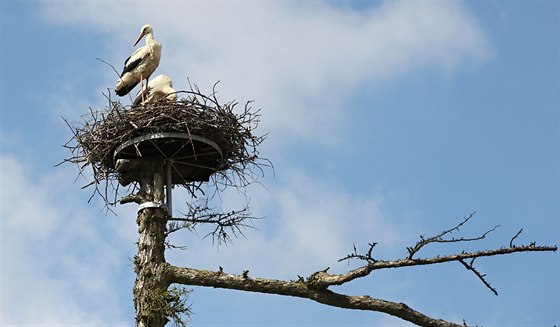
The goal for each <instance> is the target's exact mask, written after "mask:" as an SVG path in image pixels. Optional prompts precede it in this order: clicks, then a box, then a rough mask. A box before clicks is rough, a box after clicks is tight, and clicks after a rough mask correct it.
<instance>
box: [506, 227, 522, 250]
mask: <svg viewBox="0 0 560 327" xmlns="http://www.w3.org/2000/svg"><path fill="white" fill-rule="evenodd" d="M522 232H523V228H521V229H520V230H519V232H517V234H515V235H514V236H513V237H512V238H511V240H510V241H509V247H510V248H512V247H514V245H513V241H515V239H516V238H517V237H518V236H519V235H521V233H522Z"/></svg>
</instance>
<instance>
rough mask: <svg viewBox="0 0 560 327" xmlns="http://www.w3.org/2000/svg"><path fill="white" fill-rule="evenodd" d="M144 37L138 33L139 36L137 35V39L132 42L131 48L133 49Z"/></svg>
mask: <svg viewBox="0 0 560 327" xmlns="http://www.w3.org/2000/svg"><path fill="white" fill-rule="evenodd" d="M143 37H144V32H142V33H140V35H138V38H137V39H136V42H134V45H133V47H135V46H136V45H137V44H138V42H140V40H142V38H143Z"/></svg>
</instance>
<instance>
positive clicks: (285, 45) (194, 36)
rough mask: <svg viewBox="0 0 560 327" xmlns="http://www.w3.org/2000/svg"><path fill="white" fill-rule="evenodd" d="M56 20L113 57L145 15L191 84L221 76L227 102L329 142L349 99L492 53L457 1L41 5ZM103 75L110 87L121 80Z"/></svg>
mask: <svg viewBox="0 0 560 327" xmlns="http://www.w3.org/2000/svg"><path fill="white" fill-rule="evenodd" d="M44 5H45V17H46V18H47V19H48V20H49V21H51V22H57V23H60V24H70V25H73V26H83V27H85V28H87V29H92V30H95V31H98V32H100V33H102V34H105V35H107V36H108V40H107V44H111V45H110V46H109V49H110V50H111V53H98V54H92V57H97V56H99V57H105V58H106V59H108V60H110V61H111V62H114V63H116V66H118V67H117V69H119V68H120V64H121V62H122V61H123V59H124V58H126V57H127V56H128V55H129V54H130V53H131V51H132V48H131V44H132V42H133V40H134V38H135V37H136V34H137V33H138V32H139V29H140V27H141V26H142V25H143V24H144V23H146V22H149V23H150V24H152V25H153V26H154V29H155V32H154V33H155V37H156V38H157V39H159V40H160V41H161V42H162V43H163V55H162V61H161V63H160V68H158V70H157V71H156V73H166V74H168V75H170V76H171V77H172V78H173V79H174V84H175V86H176V88H178V89H186V88H187V83H186V78H187V77H189V78H190V79H191V81H193V82H195V83H197V84H198V85H199V86H200V87H201V88H202V89H203V90H204V91H207V92H208V91H209V90H210V89H211V86H212V85H213V84H214V82H215V81H217V80H221V81H222V84H221V86H220V87H219V89H220V94H221V95H222V97H223V99H224V100H229V99H232V98H238V99H240V100H241V101H244V100H246V99H255V100H256V101H257V102H256V105H258V107H260V108H263V110H264V115H265V116H264V125H263V129H264V130H266V131H269V130H270V131H273V133H276V134H279V135H282V136H283V137H288V138H292V137H293V139H301V138H302V137H303V139H305V140H307V141H310V142H317V143H325V144H327V143H330V142H333V141H334V139H333V137H332V134H333V133H332V128H333V127H335V126H336V127H337V128H339V129H340V128H342V129H345V127H347V124H348V122H349V121H350V119H349V116H351V115H349V114H348V108H347V107H346V106H345V105H344V103H345V102H346V101H348V99H349V97H350V96H352V95H354V94H356V93H359V92H364V91H366V92H367V90H369V89H371V88H372V87H375V86H376V85H378V84H380V83H386V82H390V81H393V80H396V79H399V78H402V77H403V76H406V74H407V73H409V72H411V71H414V70H417V69H434V70H439V71H444V72H446V73H449V72H451V71H454V70H455V69H457V68H458V67H459V66H461V65H462V64H463V63H468V62H476V61H479V60H482V59H484V58H486V57H487V56H488V55H489V53H490V52H491V50H490V46H489V44H488V42H487V40H486V36H485V35H484V33H483V32H482V31H481V30H480V29H479V27H478V26H477V24H476V21H475V20H474V18H473V17H472V16H471V15H470V14H469V13H468V11H467V10H466V9H465V8H464V6H463V5H462V4H461V3H459V2H410V1H399V2H386V3H382V4H381V5H379V6H376V7H373V8H370V9H368V10H365V11H353V10H346V9H340V8H335V7H332V6H330V5H328V4H324V3H319V2H307V3H303V4H296V3H292V2H288V3H286V2H274V3H273V2H257V3H255V2H233V3H224V2H196V3H193V2H186V3H169V2H167V3H163V4H160V5H154V4H151V3H148V2H138V3H134V4H133V5H131V3H130V2H112V3H105V2H103V3H99V2H85V3H80V4H64V6H66V7H65V10H61V6H63V5H62V4H60V3H45V4H44ZM106 73H107V85H103V87H100V88H106V87H108V86H111V85H112V84H113V83H114V80H116V78H115V76H114V74H113V72H109V71H108V70H106Z"/></svg>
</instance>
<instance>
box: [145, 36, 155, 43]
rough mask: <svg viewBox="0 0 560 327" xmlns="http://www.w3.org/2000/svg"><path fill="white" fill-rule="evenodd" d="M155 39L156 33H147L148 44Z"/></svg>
mask: <svg viewBox="0 0 560 327" xmlns="http://www.w3.org/2000/svg"><path fill="white" fill-rule="evenodd" d="M153 40H154V35H153V34H152V33H148V34H146V45H147V44H150V42H152V41H153Z"/></svg>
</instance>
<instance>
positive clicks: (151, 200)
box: [63, 89, 557, 327]
mask: <svg viewBox="0 0 560 327" xmlns="http://www.w3.org/2000/svg"><path fill="white" fill-rule="evenodd" d="M185 93H186V94H187V97H186V98H184V99H182V100H181V101H178V102H176V103H175V102H174V103H167V102H161V103H155V104H147V105H144V106H136V107H133V108H130V107H124V106H122V105H121V104H120V103H119V102H113V101H111V99H110V98H108V100H109V106H108V107H107V108H106V109H103V110H92V109H90V111H89V113H88V114H87V115H85V116H84V121H83V122H81V123H79V124H72V123H69V122H67V124H68V126H69V127H70V129H71V130H72V132H73V137H72V138H71V140H70V141H69V142H68V143H67V144H66V145H65V146H66V147H67V148H68V149H69V150H70V151H71V153H72V156H71V157H70V158H68V159H65V160H64V161H63V162H71V163H75V164H78V166H79V169H80V173H84V172H85V171H86V170H87V169H91V172H92V176H93V180H92V182H91V183H90V184H88V185H86V186H92V188H93V190H94V191H93V194H92V197H93V196H94V195H96V194H97V195H100V196H101V197H102V198H103V199H104V200H105V203H106V204H107V206H108V208H109V207H110V206H111V205H114V204H116V203H117V202H120V203H129V202H134V203H137V204H139V209H138V216H137V223H138V231H139V239H138V254H137V256H136V257H135V258H134V264H135V272H136V274H137V278H136V282H135V285H134V304H135V308H136V326H150V327H152V326H155V327H158V326H164V325H165V324H166V323H167V322H168V321H170V320H173V321H174V322H175V323H176V324H178V325H184V321H183V320H181V315H183V314H188V311H189V307H188V306H186V304H185V299H184V296H185V291H184V290H182V289H181V288H178V287H174V286H172V285H197V286H206V287H214V288H226V289H233V290H240V291H249V292H258V293H269V294H278V295H286V296H293V297H300V298H306V299H310V300H312V301H316V302H319V303H322V304H325V305H329V306H334V307H340V308H347V309H356V310H369V311H377V312H382V313H386V314H389V315H392V316H395V317H399V318H401V319H403V320H406V321H409V322H412V323H414V324H417V325H420V326H465V325H466V322H464V321H463V323H454V322H449V321H445V320H441V319H436V318H432V317H429V316H427V315H425V314H423V313H421V312H419V311H417V310H414V309H413V308H410V307H409V306H408V305H406V304H404V303H396V302H391V301H387V300H383V299H377V298H373V297H370V296H367V295H364V296H355V295H346V294H339V293H336V292H334V291H332V290H331V289H330V288H331V287H332V286H338V285H342V284H345V283H349V282H351V281H353V280H355V279H358V278H362V277H366V276H368V275H369V274H371V272H373V271H374V270H380V269H388V268H401V267H408V266H417V265H431V264H439V263H446V262H457V263H459V264H461V265H462V266H464V267H465V268H466V269H468V270H470V271H472V272H473V274H474V275H475V276H476V278H478V279H480V281H481V282H482V283H483V284H484V285H485V286H486V287H487V288H488V289H489V290H490V291H492V292H493V293H495V294H497V290H496V289H495V288H494V287H492V286H491V284H490V283H489V282H488V280H487V279H486V276H485V275H484V274H483V273H481V272H480V271H479V270H478V269H477V268H476V267H475V264H474V263H475V259H477V258H483V257H490V256H496V255H504V254H512V253H517V252H548V251H556V250H557V247H556V246H555V245H554V246H548V245H547V246H540V245H537V244H536V243H535V242H532V243H529V244H525V245H518V244H516V243H515V241H516V240H517V238H518V237H519V235H520V234H521V230H520V231H519V232H518V233H517V234H516V235H514V236H513V237H512V238H511V241H510V243H509V244H508V245H506V246H502V247H499V248H495V249H488V250H480V251H474V252H460V253H457V254H453V255H445V256H437V257H428V258H424V257H420V256H419V252H420V250H422V249H423V248H424V247H426V246H428V245H433V244H437V243H464V242H475V241H478V240H481V239H484V238H486V237H487V235H488V234H490V233H491V232H493V231H495V230H496V228H497V227H498V226H496V227H494V228H492V229H489V230H487V231H486V232H484V233H481V234H480V235H478V236H475V237H464V236H456V235H457V233H459V232H460V229H461V227H462V226H463V225H464V224H466V223H467V222H469V221H470V220H471V219H472V218H473V216H474V213H472V214H470V215H468V216H467V217H466V218H465V219H464V220H463V221H461V222H460V223H459V224H457V225H456V226H454V227H452V228H450V229H447V230H444V231H443V232H441V233H439V234H437V235H434V236H431V237H425V236H421V237H420V239H419V241H418V242H417V243H416V244H414V245H412V246H410V247H408V248H407V252H408V255H407V256H406V257H403V258H398V259H395V260H382V259H379V258H376V257H375V256H374V254H373V250H374V248H375V246H376V245H377V244H376V243H374V242H372V243H370V244H369V247H368V250H367V251H365V252H364V253H360V252H358V251H357V249H356V246H355V245H354V247H353V251H351V253H349V254H348V255H347V256H345V257H344V258H341V259H339V261H343V260H359V261H361V262H363V265H362V266H361V267H359V268H356V269H353V270H350V271H348V272H346V273H343V274H330V273H329V272H328V271H329V268H325V269H322V270H319V271H317V272H315V273H313V274H311V275H309V276H305V277H303V276H297V278H294V279H293V280H276V279H266V278H258V277H254V276H251V275H250V274H249V270H246V271H244V272H243V273H242V274H240V275H236V274H230V273H227V272H225V271H223V269H222V268H221V267H220V268H219V269H218V270H217V271H206V270H198V269H194V268H187V267H176V266H172V265H170V264H168V263H167V262H166V261H165V249H166V246H170V245H169V244H168V243H167V240H166V239H167V236H168V235H169V234H170V233H172V232H175V231H177V230H181V229H183V228H196V227H197V226H198V225H201V224H210V225H212V226H213V227H212V229H211V231H210V232H209V235H211V236H212V237H213V238H214V240H216V241H218V242H222V241H225V242H227V241H230V240H231V237H232V236H235V235H238V234H239V233H242V228H243V227H247V226H249V222H250V221H251V219H255V217H252V216H251V214H250V212H249V211H248V208H247V207H244V208H241V209H240V210H236V211H230V212H225V213H224V212H219V211H216V210H213V209H212V208H210V207H209V206H208V202H207V201H208V198H209V197H211V196H212V195H211V194H204V193H202V191H201V188H200V186H201V185H202V184H203V183H208V182H210V184H212V185H214V186H215V192H220V191H221V190H223V189H224V188H227V187H238V188H242V187H245V186H247V185H249V184H251V183H253V182H257V181H258V178H259V177H260V175H261V173H262V169H263V168H264V167H267V166H269V165H270V164H269V162H268V161H266V160H263V159H261V158H260V157H259V153H258V151H257V147H258V145H259V144H261V142H262V141H263V140H264V138H265V136H256V135H255V134H254V129H255V128H256V127H257V125H258V122H259V119H260V114H259V112H258V111H256V112H254V111H252V109H251V108H250V106H249V103H248V104H246V105H245V107H244V108H243V109H241V111H240V113H237V114H236V113H234V107H235V106H236V103H235V102H230V103H226V104H225V105H220V104H219V103H218V100H217V98H216V96H215V92H214V93H212V95H210V96H205V95H203V94H201V93H200V92H199V91H198V90H197V89H194V90H191V91H189V92H185ZM173 186H182V187H185V188H186V189H188V190H189V192H190V193H191V195H192V196H193V198H196V199H195V200H193V201H192V202H189V203H188V207H189V212H188V213H187V214H186V216H184V217H174V216H173V214H172V212H173V211H172V208H171V198H172V196H171V194H172V192H171V189H172V187H173ZM122 187H127V189H126V193H128V195H126V196H124V197H122V198H120V199H119V196H120V194H122ZM201 194H202V196H201Z"/></svg>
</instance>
